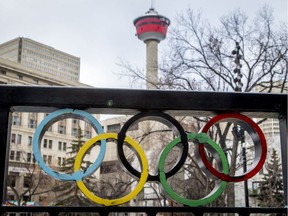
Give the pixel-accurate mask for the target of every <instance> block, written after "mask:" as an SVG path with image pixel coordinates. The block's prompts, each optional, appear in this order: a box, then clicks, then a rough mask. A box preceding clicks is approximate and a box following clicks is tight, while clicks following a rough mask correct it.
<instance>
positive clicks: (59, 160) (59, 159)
mask: <svg viewBox="0 0 288 216" xmlns="http://www.w3.org/2000/svg"><path fill="white" fill-rule="evenodd" d="M57 159H58V160H57V164H58V166H61V157H58V158H57Z"/></svg>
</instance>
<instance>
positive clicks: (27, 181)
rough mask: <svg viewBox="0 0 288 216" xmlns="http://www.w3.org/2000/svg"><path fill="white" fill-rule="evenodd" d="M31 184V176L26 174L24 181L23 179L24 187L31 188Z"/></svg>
mask: <svg viewBox="0 0 288 216" xmlns="http://www.w3.org/2000/svg"><path fill="white" fill-rule="evenodd" d="M30 185H31V177H29V176H25V177H24V181H23V187H24V188H29V187H30Z"/></svg>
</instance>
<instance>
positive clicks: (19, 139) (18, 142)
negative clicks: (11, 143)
mask: <svg viewBox="0 0 288 216" xmlns="http://www.w3.org/2000/svg"><path fill="white" fill-rule="evenodd" d="M21 140H22V135H21V134H17V140H16V144H21Z"/></svg>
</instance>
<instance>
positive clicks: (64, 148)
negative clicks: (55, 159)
mask: <svg viewBox="0 0 288 216" xmlns="http://www.w3.org/2000/svg"><path fill="white" fill-rule="evenodd" d="M66 149H67V143H66V142H63V151H66Z"/></svg>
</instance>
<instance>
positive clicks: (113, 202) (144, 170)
mask: <svg viewBox="0 0 288 216" xmlns="http://www.w3.org/2000/svg"><path fill="white" fill-rule="evenodd" d="M108 138H112V139H115V140H117V139H118V134H117V133H106V134H100V135H98V136H96V137H94V138H92V139H90V140H88V141H87V142H86V143H85V144H84V145H83V149H82V148H81V150H80V151H79V152H78V154H77V156H76V159H75V164H74V171H75V172H78V171H79V170H80V166H81V162H82V159H83V157H84V154H85V152H86V150H88V149H89V148H90V147H91V146H92V145H93V144H94V143H96V142H97V141H99V140H103V139H108ZM124 141H125V143H127V144H129V145H130V146H131V147H133V149H135V150H136V153H137V154H138V158H140V163H141V167H142V174H141V176H140V179H139V183H138V185H137V186H136V187H135V188H134V190H133V191H132V192H130V193H129V194H127V195H126V196H124V197H122V198H118V199H110V200H109V199H103V198H100V197H98V196H96V195H95V194H94V193H92V192H91V191H89V190H88V188H87V187H86V186H85V184H84V183H83V181H82V180H78V181H77V185H78V187H79V189H80V190H81V191H82V193H83V194H84V195H85V196H87V197H88V198H89V199H90V200H92V201H93V202H95V203H98V204H102V205H104V206H112V205H120V204H123V203H126V202H129V201H130V200H132V199H133V198H134V197H135V196H136V195H137V194H138V193H139V192H140V191H141V190H142V189H143V187H144V184H145V183H146V181H147V178H148V160H147V158H146V155H145V153H144V151H143V150H142V148H141V147H140V145H139V144H138V143H137V142H136V141H134V140H133V139H132V138H130V137H126V138H125V140H124Z"/></svg>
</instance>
